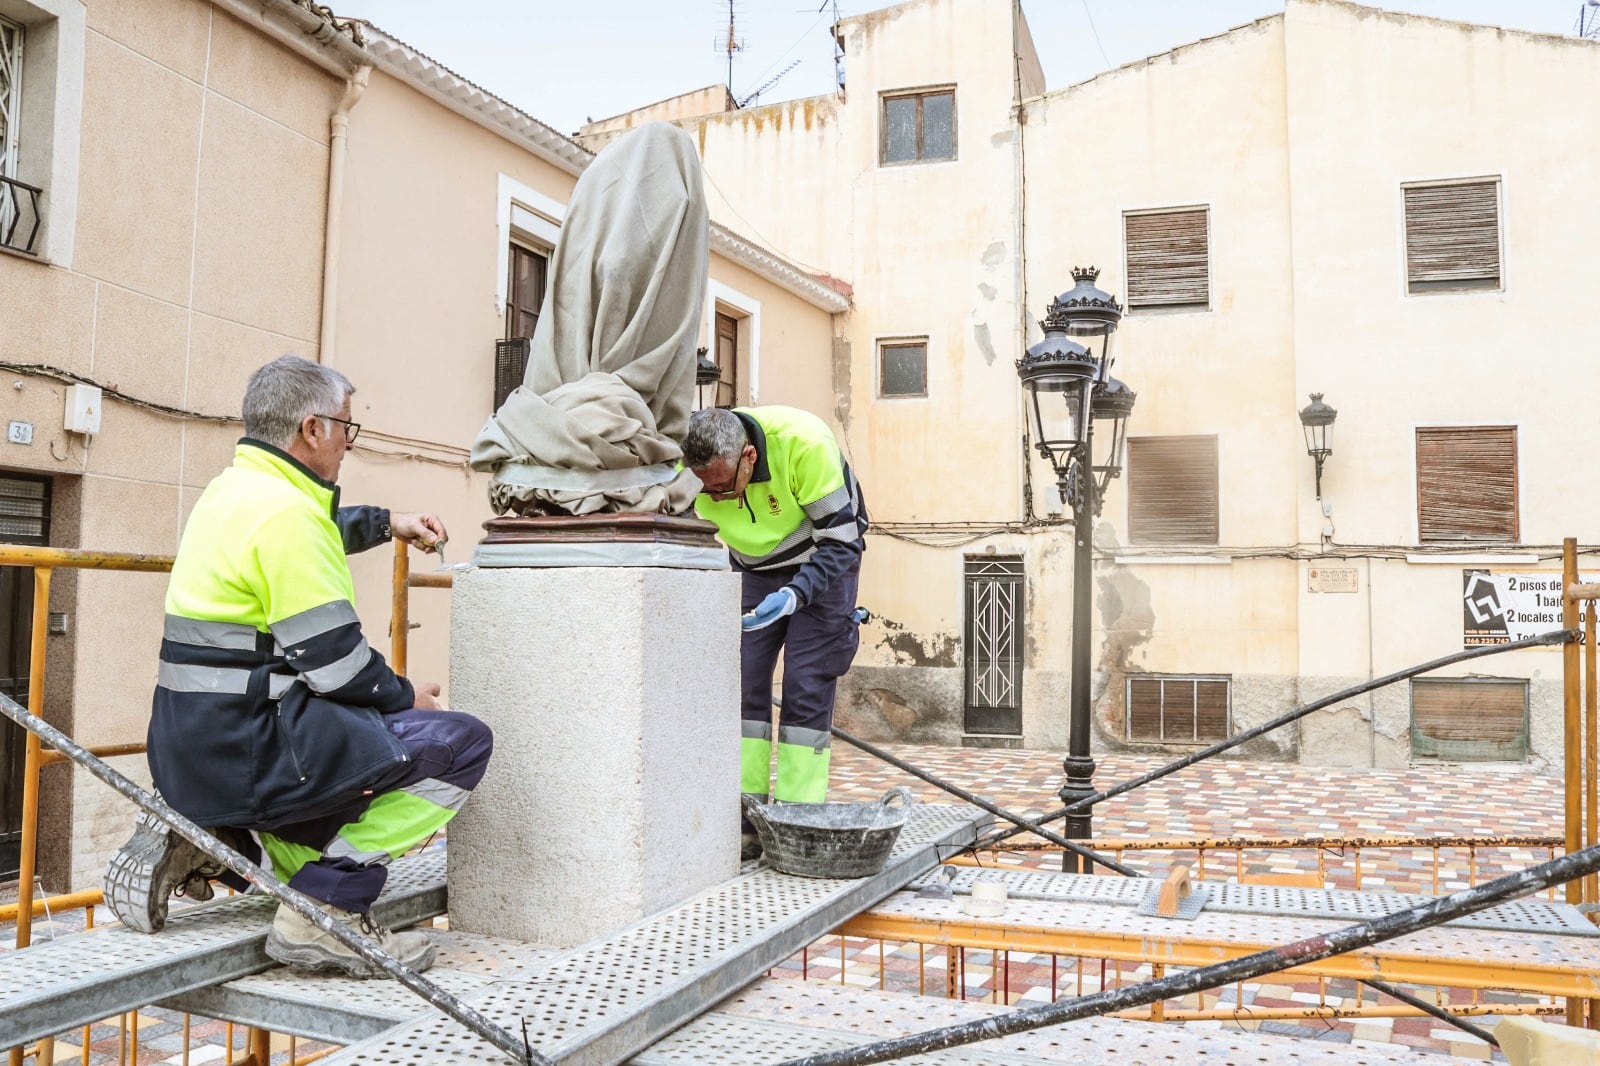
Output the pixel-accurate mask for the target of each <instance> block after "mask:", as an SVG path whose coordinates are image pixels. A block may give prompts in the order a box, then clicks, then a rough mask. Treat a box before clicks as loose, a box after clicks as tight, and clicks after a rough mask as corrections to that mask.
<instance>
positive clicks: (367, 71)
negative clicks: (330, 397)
mask: <svg viewBox="0 0 1600 1066" xmlns="http://www.w3.org/2000/svg"><path fill="white" fill-rule="evenodd" d="M371 76H372V67H371V66H370V65H368V66H359V67H357V68H356V69H355V71H354V72H353V73H352V74H351V75H350V78H349V80H348V81H346V82H345V86H344V96H343V97H341V98H340V100H339V106H338V107H336V108H334V109H333V116H332V117H331V118H330V119H329V120H328V210H327V212H326V220H325V223H324V225H325V229H326V232H325V234H324V236H323V241H322V330H321V333H320V335H319V337H318V340H317V362H319V363H327V362H331V361H332V356H333V347H334V332H335V330H336V329H337V327H338V324H339V229H340V226H341V224H342V222H343V214H344V162H345V156H346V154H347V152H348V148H347V146H346V143H345V140H346V134H347V133H349V130H350V112H351V110H353V109H354V108H355V106H356V103H357V102H358V101H359V100H360V99H361V94H362V93H364V92H366V91H367V79H368V78H370V77H371Z"/></svg>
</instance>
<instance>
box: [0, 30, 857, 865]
mask: <svg viewBox="0 0 1600 1066" xmlns="http://www.w3.org/2000/svg"><path fill="white" fill-rule="evenodd" d="M0 18H4V19H5V20H6V25H7V26H10V27H14V28H17V29H19V30H20V32H21V34H22V35H24V39H25V48H24V49H23V51H22V54H23V55H25V56H26V57H27V59H26V62H27V63H28V64H29V66H28V67H27V69H25V70H24V71H23V78H22V79H21V85H22V92H23V93H24V94H26V95H23V96H22V97H21V101H20V103H21V108H20V115H21V123H20V129H19V130H18V131H17V133H18V135H17V136H16V137H15V147H16V151H15V153H14V160H15V162H14V165H13V164H11V163H8V164H7V167H6V168H4V169H0V180H3V179H10V180H12V181H14V182H18V183H21V184H22V185H25V186H29V187H32V188H34V189H40V190H43V193H42V196H41V198H40V202H39V217H40V219H41V222H42V224H41V227H40V229H39V232H38V233H37V234H36V235H35V237H34V239H33V240H32V241H31V243H25V242H26V238H27V234H28V232H29V230H31V229H32V227H31V218H30V217H29V216H27V215H26V214H25V215H24V217H23V218H22V219H21V224H20V225H19V226H18V227H17V228H16V231H15V233H14V234H13V235H12V236H11V237H10V238H8V241H7V243H8V247H6V248H4V249H3V250H0V323H3V326H0V374H3V377H0V381H3V383H4V386H5V387H4V390H3V391H4V395H5V397H6V399H5V401H4V403H3V404H0V407H3V411H4V416H3V418H0V422H4V423H5V424H6V425H7V427H8V438H10V439H9V440H8V441H7V442H0V541H3V542H8V543H28V544H40V545H45V546H50V547H66V548H85V549H91V550H97V551H121V552H147V553H153V554H159V555H170V554H172V553H173V552H174V551H175V550H176V548H177V545H178V539H179V536H180V534H181V531H182V528H183V523H184V519H185V517H186V515H187V514H188V511H189V509H190V508H191V507H192V506H193V504H194V502H195V500H196V498H197V497H198V495H199V493H200V492H201V491H202V490H203V489H204V487H205V485H206V484H207V483H208V482H209V481H210V479H211V478H212V477H213V476H215V475H216V474H217V473H218V472H220V471H221V470H222V469H223V468H224V467H225V466H226V465H227V464H228V463H229V462H230V461H231V455H232V450H233V446H234V442H235V441H236V440H237V439H238V437H239V436H240V432H241V431H240V427H239V424H238V422H237V414H238V410H239V401H240V397H241V395H242V393H243V389H244V385H245V382H246V380H247V379H248V376H249V374H250V373H251V372H252V371H253V370H254V369H255V368H256V367H257V366H259V365H261V364H262V363H264V362H266V361H268V360H270V359H272V358H275V357H276V356H278V355H281V354H284V353H285V352H293V353H295V354H299V355H302V356H305V357H307V358H312V359H319V360H321V361H323V362H325V363H327V364H329V365H332V366H335V367H337V368H338V369H340V370H341V371H343V372H344V373H345V374H347V375H348V376H349V377H350V378H351V379H352V381H353V382H354V383H355V384H356V387H357V393H356V395H355V396H354V398H353V406H354V410H355V412H356V414H355V416H354V417H355V418H356V420H357V421H359V422H361V424H362V427H363V428H362V435H361V439H360V440H359V441H358V444H357V447H356V450H355V452H354V453H353V454H352V456H351V457H350V458H349V460H347V462H346V463H345V466H344V471H343V473H342V475H341V484H342V486H343V489H344V492H343V498H344V500H345V501H346V502H351V503H376V504H380V505H383V506H389V507H393V508H396V509H405V510H409V509H427V510H432V511H435V512H436V513H438V514H440V515H441V516H442V517H443V518H444V520H445V522H446V524H447V526H448V527H449V529H450V530H451V541H452V545H451V547H450V549H449V559H450V561H460V560H462V559H465V558H467V557H468V556H469V555H470V552H471V546H472V545H473V544H474V543H475V542H476V540H477V538H478V536H480V535H481V531H480V529H479V526H480V523H481V522H483V521H484V520H485V519H486V518H489V517H491V512H490V511H489V507H488V502H487V481H486V479H485V478H484V477H483V476H482V475H479V474H476V473H474V472H472V471H471V470H470V469H469V468H468V467H467V464H466V457H467V449H468V447H469V446H470V444H471V442H472V440H473V439H474V438H475V437H476V436H477V433H478V431H479V429H480V428H481V427H482V425H483V423H484V420H485V419H486V418H487V417H488V416H489V415H490V414H491V413H492V412H493V410H494V407H495V404H496V389H497V366H498V368H499V369H500V373H501V375H502V377H503V376H504V375H505V373H506V368H508V367H509V368H512V370H514V368H515V365H516V364H515V359H516V357H517V353H518V351H519V347H520V345H519V342H518V341H517V339H516V338H519V337H525V336H527V335H529V334H531V331H532V328H533V326H534V324H535V323H536V321H537V315H538V310H539V304H540V302H541V300H542V297H543V276H544V275H543V273H542V271H543V269H544V264H545V263H546V262H547V261H548V258H549V255H550V253H551V251H552V250H553V249H554V247H555V244H556V242H557V241H558V240H559V239H560V232H561V222H562V218H563V215H564V213H565V205H566V202H567V200H568V198H569V196H570V194H571V190H572V187H573V185H574V183H575V181H576V179H577V176H578V175H579V174H580V173H581V172H582V170H583V168H584V167H585V166H586V165H587V163H588V161H589V160H590V159H591V158H592V156H591V155H590V154H589V153H588V152H587V151H585V150H584V149H583V148H581V147H579V146H578V145H577V144H576V143H574V142H572V141H570V140H568V139H567V138H565V137H563V136H561V135H560V134H558V133H556V132H555V131H554V130H551V129H550V128H549V127H547V126H545V125H543V124H542V123H540V122H538V121H537V120H536V119H535V118H533V117H532V116H530V115H528V114H526V113H525V112H522V111H520V110H518V109H517V108H515V107H512V106H511V105H510V104H508V103H506V102H505V101H502V100H500V99H498V98H496V97H494V96H493V95H492V94H490V93H488V92H486V91H485V90H483V89H481V88H480V87H478V86H476V85H474V84H472V83H471V82H469V81H467V80H466V79H464V78H462V77H461V76H460V75H458V74H456V73H454V72H453V71H450V70H448V69H447V68H445V67H443V66H441V65H439V64H438V63H437V62H435V61H434V60H432V59H431V58H429V57H428V56H426V55H425V54H423V53H421V52H418V51H417V50H416V49H414V48H413V47H411V46H410V45H408V44H406V43H404V42H400V41H397V40H394V39H393V38H391V37H389V36H388V35H386V34H384V33H383V32H382V31H381V30H378V29H376V28H373V27H370V26H363V25H358V24H354V23H347V22H343V21H340V20H337V19H333V18H331V17H330V16H327V14H326V12H325V10H323V9H319V8H318V7H317V5H313V4H309V3H300V2H298V0H268V2H267V3H261V2H259V0H248V2H247V0H239V2H237V3H235V2H232V0H218V2H216V3H209V2H204V0H138V2H129V0H94V2H90V3H87V4H85V3H82V2H80V0H0ZM23 192H24V199H25V206H26V207H27V208H28V210H30V211H31V210H32V205H31V201H28V200H27V197H28V195H31V194H27V191H26V189H24V190H23ZM7 229H8V227H7V225H6V220H5V219H4V218H3V217H0V235H5V234H6V233H7ZM848 306H849V301H848V299H847V297H846V295H844V294H842V293H841V292H840V291H839V290H838V289H837V288H834V287H830V286H828V285H826V284H824V283H823V282H821V281H819V280H817V279H815V278H813V277H811V276H810V275H809V274H808V273H807V272H806V271H804V270H802V269H800V268H799V267H797V266H796V265H795V264H793V263H792V262H789V261H787V260H785V259H783V258H781V257H779V256H777V255H774V254H773V253H771V252H770V251H768V250H766V249H764V248H763V247H761V246H760V245H758V244H757V243H755V242H754V241H752V240H751V239H749V238H746V237H744V236H741V235H740V234H739V233H738V232H736V230H734V229H729V228H725V227H723V226H721V225H714V226H713V232H712V260H711V266H710V284H709V286H708V297H707V305H706V309H705V320H706V321H705V325H704V327H703V328H704V334H705V340H704V343H705V345H706V347H707V349H708V351H714V352H716V354H717V356H720V358H721V361H722V363H723V364H724V366H723V371H724V376H725V377H726V378H727V379H728V380H729V382H730V385H731V386H734V387H736V388H737V389H738V390H739V393H740V395H742V396H763V395H767V394H774V395H788V396H793V397H795V398H796V401H797V402H802V403H805V404H808V405H817V406H827V405H828V404H830V403H831V389H830V381H831V377H830V366H831V360H832V359H833V335H834V327H833V322H834V317H835V315H837V314H838V313H840V312H842V311H844V310H845V309H847V308H848ZM719 329H721V331H722V341H721V344H720V345H719V341H718V330H719ZM82 382H91V383H94V384H96V385H98V386H99V387H100V388H101V389H102V392H101V394H100V396H101V402H100V408H101V410H100V411H99V415H100V425H99V428H98V431H97V432H94V433H92V434H83V433H75V432H68V431H67V430H66V428H65V426H66V421H65V420H66V416H67V390H68V387H69V386H70V385H73V384H75V383H82ZM12 423H15V424H16V426H17V427H20V428H16V429H15V434H14V435H13V430H12ZM416 565H417V566H419V567H431V566H433V565H435V564H434V562H433V561H432V560H431V559H429V560H423V559H422V558H420V557H419V558H418V559H417V564H416ZM352 568H353V570H354V571H355V573H356V577H357V590H358V607H359V609H360V611H361V615H362V619H363V623H364V626H365V628H366V629H367V631H368V634H369V637H370V638H371V639H372V640H373V642H374V644H375V645H377V646H379V647H386V646H387V640H386V637H387V634H388V631H389V615H390V611H389V592H390V587H391V573H392V568H393V555H392V553H391V552H390V551H388V550H374V551H372V552H369V553H367V554H365V555H362V556H357V557H356V558H355V559H353V560H352ZM0 581H3V582H4V584H3V585H0V618H3V619H4V621H5V625H4V626H0V635H3V636H4V638H5V641H6V644H5V646H4V647H3V648H0V667H3V669H0V674H3V675H4V676H3V677H0V683H3V684H6V685H7V689H6V691H7V692H8V694H12V695H14V696H17V697H18V698H21V696H22V694H23V693H24V692H25V691H26V690H27V687H28V684H29V678H28V676H27V662H28V655H27V651H28V647H27V643H28V641H27V617H28V615H27V610H28V604H29V602H31V600H30V593H29V590H30V588H31V584H30V582H31V575H30V572H29V571H28V570H26V569H23V568H17V567H3V568H0ZM165 586H166V582H165V579H164V577H162V576H161V575H159V574H129V573H98V572H74V571H70V570H58V571H56V573H55V576H54V581H53V585H52V588H51V595H50V610H51V611H52V612H54V613H55V614H56V615H57V616H58V618H57V620H56V623H55V629H57V630H59V632H54V631H53V633H52V635H51V636H49V637H48V638H47V640H48V641H49V643H48V645H47V655H48V661H47V668H46V680H45V707H46V712H47V716H48V717H49V718H50V719H51V720H52V721H53V722H55V723H56V724H57V725H59V726H61V727H62V728H64V729H66V730H67V731H68V732H69V733H70V734H71V735H72V736H73V737H74V738H76V739H77V740H79V741H80V742H82V743H85V744H89V745H114V744H127V743H135V742H140V741H142V740H143V737H144V732H145V724H146V721H147V718H148V712H149V698H150V692H151V689H152V687H153V685H154V681H155V667H156V652H157V650H158V648H157V645H158V643H159V640H160V633H161V619H162V602H163V597H164V593H165ZM448 601H449V597H448V595H447V594H445V593H439V592H431V591H428V590H419V591H418V592H417V593H416V594H415V601H414V605H413V608H412V612H411V618H412V623H413V626H414V627H416V628H417V632H416V633H414V634H413V636H412V642H411V649H412V650H411V656H410V660H411V662H410V667H411V669H410V672H411V674H412V675H413V676H415V677H419V678H431V679H437V680H439V681H442V682H446V683H448V678H447V676H446V674H447V664H448V658H449V649H448V646H447V644H448V632H449V625H448V609H449V607H448ZM447 694H448V693H447ZM0 755H3V756H4V758H3V759H0V793H3V797H0V814H3V815H4V816H5V819H6V820H5V821H4V822H3V824H0V880H3V879H4V874H5V872H6V870H7V869H10V870H13V871H14V869H15V865H14V857H15V825H16V824H18V823H17V821H16V820H17V818H19V817H20V812H19V810H18V804H17V802H16V799H17V796H18V793H19V786H20V780H19V776H18V774H19V768H20V739H19V737H18V735H17V734H16V732H14V731H12V730H9V729H7V730H6V731H5V741H4V744H3V745H0ZM115 764H116V765H117V766H118V768H119V769H121V770H122V771H123V772H125V773H128V774H129V775H130V776H133V777H135V778H139V779H144V778H146V774H145V771H144V767H143V757H142V756H139V755H134V756H125V757H121V758H118V759H116V760H115ZM42 811H43V817H44V819H45V827H44V830H43V831H44V833H45V834H46V839H48V840H49V841H50V842H51V844H50V846H49V847H48V848H47V849H45V851H44V853H42V854H41V856H40V872H41V875H42V876H43V877H44V879H45V883H46V885H47V886H48V887H51V888H61V887H67V886H70V887H73V888H79V887H87V886H90V885H93V884H95V883H96V882H97V878H98V875H99V871H100V868H101V866H102V865H103V861H104V857H105V855H106V854H107V853H108V852H109V851H110V849H111V848H113V847H115V846H116V845H117V844H119V843H121V841H122V839H123V838H124V837H125V836H126V833H127V831H128V828H129V825H130V816H129V808H128V806H127V804H126V803H125V802H124V801H121V800H120V799H118V798H117V797H115V796H113V795H112V794H111V793H110V792H109V791H108V790H106V789H104V788H102V787H101V786H100V785H98V783H96V782H94V781H93V780H92V779H91V778H89V777H88V776H87V775H86V774H80V773H77V772H75V771H72V770H70V769H68V768H66V767H59V766H58V767H51V768H47V770H46V771H45V778H44V792H43V796H42ZM8 843H9V844H10V846H11V856H12V859H11V863H12V864H11V865H10V866H9V867H8V866H7V863H6V861H5V860H6V857H7V853H6V851H5V850H4V848H5V845H6V844H8Z"/></svg>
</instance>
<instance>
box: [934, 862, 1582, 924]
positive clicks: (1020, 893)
mask: <svg viewBox="0 0 1600 1066" xmlns="http://www.w3.org/2000/svg"><path fill="white" fill-rule="evenodd" d="M933 876H935V875H932V874H930V875H926V876H923V877H921V878H918V879H917V881H915V882H913V883H912V884H911V886H910V887H911V888H914V889H915V888H921V887H922V886H923V885H924V884H926V883H927V882H928V881H929V880H931V879H932V877H933ZM978 880H985V881H1001V882H1004V884H1005V886H1006V894H1007V895H1008V896H1010V897H1011V898H1013V899H1037V900H1064V901H1065V900H1070V901H1075V902H1080V903H1110V904H1117V905H1121V906H1129V907H1135V908H1137V907H1139V906H1140V904H1141V903H1142V902H1143V901H1144V899H1145V897H1146V896H1147V895H1148V894H1149V892H1150V888H1151V886H1152V885H1159V884H1160V882H1159V881H1156V880H1154V879H1151V878H1144V877H1106V876H1100V875H1090V874H1067V873H1053V872H1051V871H1049V870H1006V869H1003V868H997V867H988V868H974V867H970V866H964V867H959V868H957V869H956V873H955V876H954V878H953V879H952V880H951V882H950V884H951V887H952V888H953V889H954V890H955V891H956V893H957V894H961V893H967V894H970V893H971V892H972V883H973V882H974V881H978ZM1195 887H1196V888H1197V889H1198V888H1201V887H1204V888H1205V889H1207V890H1208V894H1207V898H1206V901H1205V910H1207V911H1222V912H1227V913H1231V914H1271V915H1279V916H1283V917H1291V918H1292V917H1300V916H1306V917H1313V918H1334V919H1340V920H1343V921H1346V922H1350V923H1354V922H1367V921H1371V920H1372V919H1374V918H1381V917H1382V916H1384V915H1385V914H1393V913H1394V912H1396V911H1403V910H1405V909H1406V908H1408V907H1414V906H1416V905H1417V904H1418V903H1425V902H1427V901H1428V900H1430V899H1432V898H1434V897H1432V896H1419V895H1408V894H1406V893H1402V892H1352V891H1349V890H1348V889H1341V888H1282V887H1277V886H1271V885H1236V884H1228V883H1224V882H1219V881H1208V882H1196V883H1195ZM1446 925H1447V926H1451V927H1457V928H1463V929H1503V930H1510V931H1514V932H1519V933H1549V934H1553V935H1556V936H1583V937H1600V928H1596V927H1595V926H1594V924H1593V923H1591V922H1590V921H1589V920H1588V919H1587V918H1585V917H1584V916H1583V915H1582V914H1580V913H1579V912H1578V908H1576V907H1574V906H1572V905H1571V904H1568V903H1546V902H1542V901H1536V900H1518V901H1516V902H1513V903H1502V904H1500V905H1499V906H1497V907H1490V908H1488V909H1487V910H1482V911H1479V912H1478V913H1477V914H1472V915H1468V916H1467V917H1465V918H1461V919H1458V920H1456V921H1453V922H1447V923H1446Z"/></svg>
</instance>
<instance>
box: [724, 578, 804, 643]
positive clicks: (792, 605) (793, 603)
mask: <svg viewBox="0 0 1600 1066" xmlns="http://www.w3.org/2000/svg"><path fill="white" fill-rule="evenodd" d="M799 606H800V595H799V594H798V593H797V592H795V590H794V589H792V588H790V587H789V586H788V585H785V586H783V588H781V589H779V590H778V591H777V592H774V593H772V595H770V596H768V597H767V598H766V599H764V600H762V601H761V602H760V603H758V604H756V609H755V610H753V611H751V612H750V613H749V614H747V615H744V616H743V617H741V618H740V619H739V628H740V629H742V630H744V631H745V632H749V631H750V630H752V629H765V628H767V626H770V625H771V624H772V623H774V622H776V621H777V620H778V619H780V618H784V617H786V616H788V615H791V614H794V612H795V609H796V608H798V607H799Z"/></svg>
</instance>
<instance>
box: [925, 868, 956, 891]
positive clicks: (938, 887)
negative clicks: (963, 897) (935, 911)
mask: <svg viewBox="0 0 1600 1066" xmlns="http://www.w3.org/2000/svg"><path fill="white" fill-rule="evenodd" d="M941 878H942V880H941ZM955 879H956V868H955V867H954V866H941V867H939V876H938V877H935V878H931V879H930V880H929V881H928V883H927V884H925V885H923V886H922V888H920V889H919V890H918V891H917V898H918V899H954V898H955V895H956V890H955V889H954V888H953V887H951V882H952V881H954V880H955Z"/></svg>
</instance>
